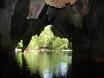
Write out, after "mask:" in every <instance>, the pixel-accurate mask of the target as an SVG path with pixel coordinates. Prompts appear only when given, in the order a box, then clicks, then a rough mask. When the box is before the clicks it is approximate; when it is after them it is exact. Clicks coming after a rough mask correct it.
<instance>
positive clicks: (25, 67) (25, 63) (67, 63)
mask: <svg viewBox="0 0 104 78" xmlns="http://www.w3.org/2000/svg"><path fill="white" fill-rule="evenodd" d="M16 58H17V62H18V64H19V66H20V67H21V71H29V76H31V77H32V78H71V59H72V52H70V51H41V52H40V51H29V52H26V53H24V54H22V53H21V52H18V53H17V55H16ZM25 74H27V73H26V72H25Z"/></svg>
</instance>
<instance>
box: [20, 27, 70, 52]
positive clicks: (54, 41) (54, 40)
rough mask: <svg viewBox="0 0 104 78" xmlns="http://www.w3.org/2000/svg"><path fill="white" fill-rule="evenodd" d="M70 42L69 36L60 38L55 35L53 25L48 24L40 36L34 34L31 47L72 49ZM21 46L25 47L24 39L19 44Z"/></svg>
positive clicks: (39, 48)
mask: <svg viewBox="0 0 104 78" xmlns="http://www.w3.org/2000/svg"><path fill="white" fill-rule="evenodd" d="M70 44H71V42H70V43H69V41H68V39H67V38H60V37H56V36H54V34H53V32H52V31H51V25H48V26H46V27H45V28H44V30H43V31H42V32H41V33H40V35H39V36H37V35H35V36H32V39H31V41H30V43H29V46H28V48H29V49H38V50H41V49H48V50H53V49H54V50H62V49H70ZM18 47H19V48H22V47H23V44H22V41H21V42H20V43H19V45H18Z"/></svg>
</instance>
